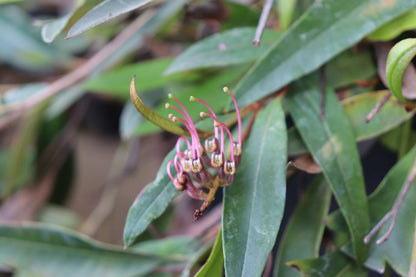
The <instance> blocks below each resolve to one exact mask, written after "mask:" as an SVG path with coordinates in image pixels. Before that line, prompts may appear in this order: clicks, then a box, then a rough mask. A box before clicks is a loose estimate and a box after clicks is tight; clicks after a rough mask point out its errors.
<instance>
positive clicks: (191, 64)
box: [165, 27, 282, 74]
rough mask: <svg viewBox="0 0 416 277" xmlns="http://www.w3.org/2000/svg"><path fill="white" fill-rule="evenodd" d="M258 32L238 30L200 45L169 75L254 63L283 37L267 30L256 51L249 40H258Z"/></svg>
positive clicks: (180, 59)
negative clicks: (191, 70)
mask: <svg viewBox="0 0 416 277" xmlns="http://www.w3.org/2000/svg"><path fill="white" fill-rule="evenodd" d="M255 32H256V30H255V29H254V28H247V27H245V28H235V29H232V30H229V31H226V32H224V33H220V34H216V35H213V36H210V37H208V38H206V39H203V40H201V41H199V42H196V43H194V44H193V45H192V46H190V47H189V48H188V49H186V50H185V51H184V52H183V53H182V54H181V55H179V56H178V57H177V58H176V59H175V60H174V61H173V63H172V64H171V65H170V66H169V67H168V69H167V70H166V72H165V73H166V74H171V73H174V72H178V71H183V70H190V69H197V68H206V67H215V66H230V65H236V64H241V63H248V62H253V61H255V60H256V59H258V58H259V57H260V56H261V55H263V53H264V52H265V51H267V50H268V49H269V48H270V46H271V45H272V44H273V43H274V42H275V41H276V40H277V39H279V38H280V36H281V35H282V33H279V32H275V31H270V30H266V31H265V32H264V34H263V37H262V41H261V44H260V46H259V47H255V48H253V43H252V42H251V41H250V40H246V38H248V37H254V33H255Z"/></svg>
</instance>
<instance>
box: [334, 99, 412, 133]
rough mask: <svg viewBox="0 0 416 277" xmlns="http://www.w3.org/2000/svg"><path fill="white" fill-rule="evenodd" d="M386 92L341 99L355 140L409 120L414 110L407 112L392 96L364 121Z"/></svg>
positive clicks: (387, 129)
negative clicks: (369, 118)
mask: <svg viewBox="0 0 416 277" xmlns="http://www.w3.org/2000/svg"><path fill="white" fill-rule="evenodd" d="M386 93H388V91H375V92H370V93H363V94H360V95H356V96H353V97H349V98H346V99H344V100H343V101H342V105H343V106H344V110H345V112H346V113H347V115H348V117H349V119H350V122H351V125H352V127H353V129H354V133H355V137H356V140H357V141H361V140H365V139H369V138H372V137H375V136H378V135H380V134H383V133H386V132H387V131H389V130H391V129H393V128H394V127H396V126H399V125H400V124H401V123H403V122H405V121H407V120H409V119H410V118H411V117H412V116H413V115H414V113H415V112H414V111H409V112H407V111H406V109H405V107H404V105H403V104H402V103H400V102H398V101H397V100H396V99H394V98H390V99H389V100H388V101H387V102H386V104H384V106H383V108H382V109H381V110H380V112H378V113H377V115H376V116H374V117H373V119H372V120H371V121H370V122H369V123H366V122H365V120H364V119H365V117H366V116H367V115H368V113H369V112H370V111H371V110H372V109H373V108H374V107H375V105H376V104H377V103H379V102H380V101H381V99H382V98H383V97H384V96H385V95H386Z"/></svg>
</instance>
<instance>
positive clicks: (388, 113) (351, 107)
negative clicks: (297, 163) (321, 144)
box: [288, 91, 415, 155]
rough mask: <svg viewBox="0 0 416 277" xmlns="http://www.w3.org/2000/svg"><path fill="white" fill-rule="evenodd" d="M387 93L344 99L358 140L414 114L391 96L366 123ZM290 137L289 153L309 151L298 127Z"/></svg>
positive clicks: (384, 131) (376, 92)
mask: <svg viewBox="0 0 416 277" xmlns="http://www.w3.org/2000/svg"><path fill="white" fill-rule="evenodd" d="M386 93H388V92H387V91H374V92H369V93H363V94H360V95H357V96H353V97H349V98H346V99H344V100H343V101H342V105H343V107H344V110H345V112H346V114H347V116H348V118H349V120H350V122H351V126H352V128H353V129H354V134H355V139H356V140H357V141H362V140H365V139H369V138H372V137H375V136H378V135H381V134H384V133H387V132H388V131H390V130H392V129H394V128H395V127H397V126H399V125H400V124H402V123H403V122H405V121H406V120H409V119H410V118H411V117H412V116H413V115H414V113H415V111H409V112H406V110H405V107H404V104H402V103H399V102H397V100H395V99H394V98H390V99H389V100H388V101H387V102H386V104H385V105H384V106H383V108H382V109H381V110H380V111H379V112H378V113H377V115H376V116H375V117H374V118H373V119H372V120H371V121H370V122H369V123H366V122H365V117H366V116H367V115H368V113H369V112H370V111H371V110H372V109H373V108H374V107H375V105H376V104H377V103H379V102H380V100H381V99H382V98H383V96H384V95H385V94H386ZM288 137H289V140H288V142H289V143H288V153H289V155H298V154H303V153H305V152H308V150H307V148H306V146H305V145H304V143H303V141H302V138H301V137H300V136H299V133H298V131H297V129H296V128H292V129H291V130H289V132H288Z"/></svg>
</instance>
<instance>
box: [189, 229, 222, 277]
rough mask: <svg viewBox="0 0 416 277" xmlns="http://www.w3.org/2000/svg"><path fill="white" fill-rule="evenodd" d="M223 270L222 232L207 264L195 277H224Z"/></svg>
mask: <svg viewBox="0 0 416 277" xmlns="http://www.w3.org/2000/svg"><path fill="white" fill-rule="evenodd" d="M223 270H224V256H223V253H222V231H221V230H220V231H219V232H218V236H217V239H216V240H215V243H214V246H213V247H212V250H211V254H210V255H209V257H208V260H207V262H206V263H205V264H204V265H203V266H202V267H201V269H200V270H199V271H198V272H197V273H196V274H195V277H211V276H222V275H223Z"/></svg>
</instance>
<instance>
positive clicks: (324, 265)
mask: <svg viewBox="0 0 416 277" xmlns="http://www.w3.org/2000/svg"><path fill="white" fill-rule="evenodd" d="M353 262H354V261H352V260H350V259H348V257H347V256H345V255H344V254H342V253H341V252H340V251H335V252H333V253H329V254H327V255H325V256H322V257H319V258H314V259H303V260H296V261H292V262H289V263H287V264H288V265H289V266H291V267H293V268H295V269H297V270H298V271H300V272H301V273H302V275H303V276H307V277H340V276H341V275H340V274H342V273H343V271H345V270H347V269H348V268H351V267H352V266H353Z"/></svg>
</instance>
